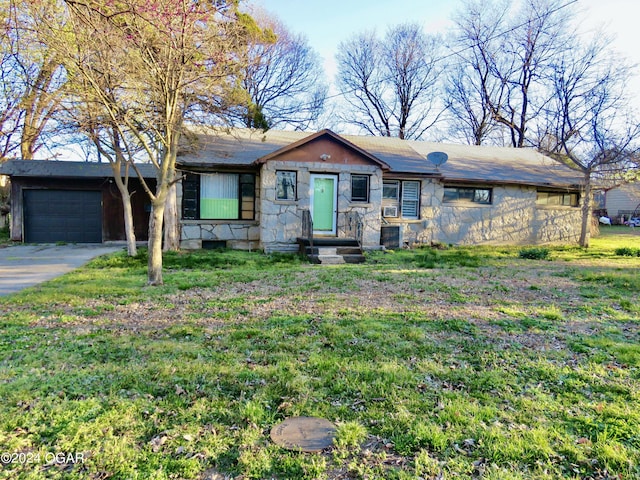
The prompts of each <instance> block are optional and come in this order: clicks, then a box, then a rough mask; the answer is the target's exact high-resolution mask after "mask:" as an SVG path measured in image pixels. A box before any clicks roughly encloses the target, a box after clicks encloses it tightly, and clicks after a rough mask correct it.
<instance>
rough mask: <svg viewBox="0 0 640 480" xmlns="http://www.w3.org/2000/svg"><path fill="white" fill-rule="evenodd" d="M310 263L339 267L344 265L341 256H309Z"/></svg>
mask: <svg viewBox="0 0 640 480" xmlns="http://www.w3.org/2000/svg"><path fill="white" fill-rule="evenodd" d="M309 260H311V263H318V264H320V265H340V264H342V263H346V262H345V260H344V257H343V256H342V255H309Z"/></svg>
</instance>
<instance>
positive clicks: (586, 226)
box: [580, 170, 593, 248]
mask: <svg viewBox="0 0 640 480" xmlns="http://www.w3.org/2000/svg"><path fill="white" fill-rule="evenodd" d="M592 198H593V191H592V188H591V171H590V170H587V171H586V172H585V174H584V192H583V197H582V225H581V228H580V246H581V247H584V248H588V247H589V241H590V240H591V199H592Z"/></svg>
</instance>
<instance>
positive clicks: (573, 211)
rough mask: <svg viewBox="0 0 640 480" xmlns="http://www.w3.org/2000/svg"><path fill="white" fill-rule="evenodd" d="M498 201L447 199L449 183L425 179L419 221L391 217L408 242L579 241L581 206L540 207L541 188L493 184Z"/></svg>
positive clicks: (533, 242)
mask: <svg viewBox="0 0 640 480" xmlns="http://www.w3.org/2000/svg"><path fill="white" fill-rule="evenodd" d="M492 188H493V203H492V204H491V205H479V204H469V203H459V204H455V203H443V202H442V198H443V196H444V185H443V184H441V183H439V182H437V181H434V180H423V181H422V190H421V198H420V201H421V212H420V219H419V220H402V219H398V220H397V221H391V222H390V223H392V224H400V225H401V239H402V243H403V244H404V245H413V244H416V243H417V244H430V243H432V242H434V243H446V244H456V245H464V244H467V245H471V244H483V243H484V244H540V243H560V242H562V243H576V242H577V241H578V239H579V236H580V221H581V212H580V208H572V207H537V206H536V204H535V201H536V188H535V187H529V186H494V187H492Z"/></svg>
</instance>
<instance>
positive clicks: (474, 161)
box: [178, 129, 581, 252]
mask: <svg viewBox="0 0 640 480" xmlns="http://www.w3.org/2000/svg"><path fill="white" fill-rule="evenodd" d="M178 168H179V169H180V170H182V171H183V173H184V177H183V181H182V184H181V188H179V198H178V202H179V205H180V206H181V207H180V208H181V211H182V221H181V225H182V234H181V235H182V237H181V242H182V246H183V247H184V248H202V247H204V248H207V247H209V246H216V245H221V246H222V245H225V246H228V247H231V248H246V249H263V250H265V251H267V252H269V251H287V250H295V249H297V248H298V245H297V243H296V242H297V241H298V240H299V239H300V238H301V237H303V238H304V237H310V236H313V237H314V238H336V239H341V238H355V237H358V240H359V241H360V244H361V245H362V247H364V248H376V247H379V246H380V245H384V246H386V247H389V248H398V247H403V246H410V245H414V244H431V243H445V244H540V243H554V242H562V243H574V242H577V240H578V238H579V234H580V208H579V200H580V190H581V186H580V182H581V177H580V175H579V174H578V173H577V172H575V171H574V170H571V169H570V168H568V167H566V166H565V165H563V164H561V163H558V162H556V161H555V160H553V159H551V158H549V157H546V156H544V155H541V154H540V153H538V152H536V151H534V150H530V149H513V148H496V147H478V146H462V145H448V144H442V143H429V142H421V141H410V140H401V139H398V138H388V137H371V136H352V135H337V134H336V133H334V132H332V131H330V130H322V131H320V132H317V133H313V134H309V133H305V132H285V131H273V130H269V131H267V132H262V131H257V130H247V129H234V130H231V131H228V132H226V133H224V134H219V135H215V136H207V135H202V136H200V137H199V145H197V148H193V149H191V151H190V152H188V153H185V154H183V155H181V156H179V157H178ZM307 219H309V220H311V222H312V231H313V235H311V234H310V232H309V231H308V229H309V222H308V221H307Z"/></svg>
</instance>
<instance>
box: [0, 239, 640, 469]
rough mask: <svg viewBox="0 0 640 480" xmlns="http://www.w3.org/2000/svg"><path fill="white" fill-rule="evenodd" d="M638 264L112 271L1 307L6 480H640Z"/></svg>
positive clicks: (107, 264)
mask: <svg viewBox="0 0 640 480" xmlns="http://www.w3.org/2000/svg"><path fill="white" fill-rule="evenodd" d="M637 233H640V231H638V232H637ZM639 248H640V236H638V235H637V234H636V232H635V231H633V230H631V229H626V228H625V229H623V228H613V229H608V230H605V229H604V228H603V229H602V234H601V236H600V237H598V238H596V239H594V241H593V245H592V247H591V248H590V249H588V250H583V249H580V248H576V247H549V249H548V252H547V253H546V254H545V255H543V257H545V256H546V258H547V259H546V260H537V259H527V258H521V253H522V251H523V250H525V249H523V248H519V247H491V248H490V247H477V248H445V249H438V250H433V249H430V248H429V249H427V248H425V249H417V250H413V251H398V252H387V253H381V252H376V253H372V254H370V255H369V257H368V262H367V263H366V264H363V265H346V266H312V265H309V264H307V263H306V262H305V261H303V260H301V259H299V258H297V257H293V256H286V255H270V256H266V255H262V254H259V253H243V252H231V251H203V252H196V253H181V254H171V255H168V256H167V258H166V260H165V267H166V270H165V282H166V285H165V286H163V287H147V286H145V280H146V275H145V258H144V256H140V258H135V259H129V258H127V257H125V256H124V255H122V254H116V255H112V256H109V257H103V258H100V259H97V260H95V261H93V262H92V263H91V264H89V265H88V266H87V267H85V268H82V269H80V270H78V271H76V272H74V273H71V274H68V275H65V276H64V277H61V278H59V279H56V280H53V281H50V282H48V283H46V284H43V285H41V286H39V287H36V288H32V289H29V290H26V291H24V292H21V293H19V294H16V295H13V296H10V297H4V298H0V312H2V314H1V317H0V330H1V336H0V402H1V405H2V409H0V452H4V453H8V454H13V455H9V456H6V455H4V454H3V456H2V462H3V465H2V466H1V467H0V478H12V479H13V478H25V479H27V478H28V479H44V478H60V479H74V478H77V479H85V478H91V479H107V478H114V479H136V478H139V479H169V478H173V479H187V478H202V479H204V478H210V479H223V478H236V479H240V478H242V479H249V478H255V479H270V478H275V479H305V478H306V479H316V478H318V479H322V478H327V479H338V478H340V479H347V478H349V479H352V478H361V479H418V478H423V479H436V478H443V479H450V478H459V479H468V478H483V479H505V480H506V479H509V480H511V479H554V478H571V479H613V478H616V479H638V478H640V467H639V466H638V465H640V293H639V292H640V273H639V267H640V256H637V255H636V253H637V252H638V251H639V250H638V249H639ZM295 415H310V416H321V417H324V418H327V419H329V420H331V421H332V422H334V423H335V424H336V425H337V426H338V435H337V439H336V443H335V446H334V447H333V448H332V449H330V450H329V451H326V452H323V453H319V454H305V453H298V452H290V451H287V450H284V449H282V448H280V447H278V446H276V445H274V444H273V443H272V442H271V440H270V439H269V432H270V430H271V427H272V426H273V425H275V424H277V423H278V422H280V421H282V420H283V419H284V418H286V417H289V416H295Z"/></svg>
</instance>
